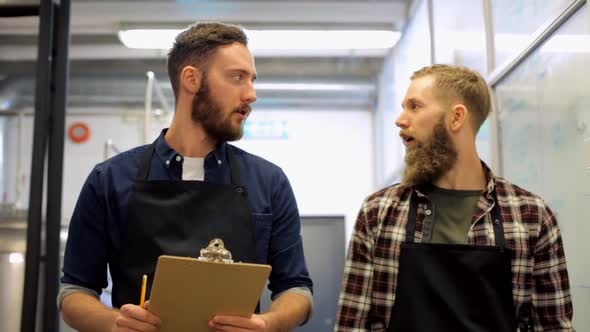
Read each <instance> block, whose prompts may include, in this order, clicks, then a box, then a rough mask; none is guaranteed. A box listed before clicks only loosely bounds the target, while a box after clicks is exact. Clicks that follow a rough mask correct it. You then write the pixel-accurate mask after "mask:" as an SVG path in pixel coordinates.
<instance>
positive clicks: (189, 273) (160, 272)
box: [149, 239, 271, 332]
mask: <svg viewBox="0 0 590 332" xmlns="http://www.w3.org/2000/svg"><path fill="white" fill-rule="evenodd" d="M270 270H271V267H270V266H269V265H261V264H248V263H234V262H233V261H232V260H231V253H230V252H229V251H227V250H226V249H225V248H224V246H223V241H221V240H219V239H215V240H213V241H211V243H210V244H209V246H208V247H207V248H204V249H203V250H201V257H200V258H199V259H196V258H189V257H178V256H160V257H159V258H158V264H157V266H156V274H155V277H154V284H153V286H152V291H151V296H150V305H149V311H151V312H153V313H155V314H157V315H158V316H160V318H161V320H162V325H161V328H160V329H159V331H160V332H168V331H175V332H183V331H196V332H200V331H203V332H208V331H209V328H208V326H207V323H208V321H209V320H210V319H211V318H212V317H213V316H214V315H218V314H223V315H232V316H242V317H250V316H251V315H252V313H254V310H255V309H256V305H257V303H258V301H259V299H260V295H261V294H262V290H263V288H264V285H265V283H266V280H267V278H268V276H269V274H270Z"/></svg>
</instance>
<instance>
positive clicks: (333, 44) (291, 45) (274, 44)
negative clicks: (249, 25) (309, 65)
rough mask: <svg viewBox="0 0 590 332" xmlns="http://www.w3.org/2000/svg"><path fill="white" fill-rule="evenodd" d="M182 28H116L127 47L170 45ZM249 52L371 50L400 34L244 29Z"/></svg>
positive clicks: (389, 44) (394, 40)
mask: <svg viewBox="0 0 590 332" xmlns="http://www.w3.org/2000/svg"><path fill="white" fill-rule="evenodd" d="M181 31H182V30H165V29H133V30H121V31H119V39H120V40H121V42H122V43H123V44H124V45H125V46H127V47H128V48H140V49H166V50H167V49H170V48H171V47H172V44H173V42H174V39H175V38H176V36H177V35H178V34H179V33H180V32H181ZM245 32H246V35H247V36H248V46H249V47H250V49H251V50H252V52H254V53H256V52H263V53H264V52H265V51H269V50H273V51H288V50H295V51H297V50H300V51H301V50H310V51H321V50H347V51H354V50H373V49H389V48H391V47H393V46H394V45H395V44H396V43H397V41H398V40H399V38H400V35H401V34H400V33H399V32H397V31H385V30H245Z"/></svg>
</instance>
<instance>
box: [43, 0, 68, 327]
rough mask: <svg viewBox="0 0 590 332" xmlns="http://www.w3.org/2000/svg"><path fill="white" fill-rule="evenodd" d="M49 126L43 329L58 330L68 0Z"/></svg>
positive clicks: (58, 27)
mask: <svg viewBox="0 0 590 332" xmlns="http://www.w3.org/2000/svg"><path fill="white" fill-rule="evenodd" d="M55 12H56V19H55V24H54V30H53V32H54V43H53V48H54V54H55V55H54V59H53V71H52V72H53V75H52V82H53V86H54V87H55V89H54V90H53V96H52V112H51V118H50V120H51V126H50V131H49V146H48V159H47V221H46V225H45V226H46V232H45V247H46V250H45V258H46V259H45V288H44V289H45V294H44V295H45V296H44V299H45V302H44V305H43V331H47V332H57V331H58V330H59V320H58V317H59V313H58V309H57V304H56V302H55V301H56V299H57V293H58V290H59V274H60V272H59V266H60V244H61V243H60V231H61V205H62V185H63V161H64V133H65V118H66V94H67V90H68V89H67V88H68V84H67V83H68V74H69V73H68V69H69V68H68V67H69V62H68V50H69V46H70V1H69V0H61V1H60V3H59V5H56V10H55Z"/></svg>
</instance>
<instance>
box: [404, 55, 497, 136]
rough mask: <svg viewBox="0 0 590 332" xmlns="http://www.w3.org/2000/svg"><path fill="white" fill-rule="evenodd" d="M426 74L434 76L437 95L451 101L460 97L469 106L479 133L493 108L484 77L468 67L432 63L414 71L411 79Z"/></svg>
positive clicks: (475, 127)
mask: <svg viewBox="0 0 590 332" xmlns="http://www.w3.org/2000/svg"><path fill="white" fill-rule="evenodd" d="M426 76H433V77H434V87H435V91H434V92H435V94H436V95H438V96H439V97H441V98H444V99H445V100H446V101H449V102H451V99H452V98H458V99H459V100H460V101H461V102H462V103H463V104H464V105H465V106H466V107H467V110H468V111H469V113H470V114H471V115H472V117H471V119H472V124H473V128H474V129H475V132H476V133H477V132H478V131H479V128H480V127H481V125H482V124H483V123H484V121H485V120H486V118H487V116H488V114H489V113H490V112H491V110H492V102H491V98H490V91H489V88H488V84H487V83H486V81H485V80H484V78H483V77H482V76H481V75H480V74H479V73H478V72H476V71H475V70H472V69H469V68H467V67H461V66H450V65H432V66H428V67H424V68H422V69H420V70H418V71H416V72H414V74H413V75H412V77H411V79H412V80H414V79H416V78H421V77H426Z"/></svg>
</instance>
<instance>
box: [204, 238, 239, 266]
mask: <svg viewBox="0 0 590 332" xmlns="http://www.w3.org/2000/svg"><path fill="white" fill-rule="evenodd" d="M200 255H201V256H199V259H201V260H206V261H211V262H223V263H233V260H232V258H231V252H230V251H229V250H227V249H225V246H224V245H223V240H221V239H217V238H215V239H213V240H211V242H209V245H208V246H207V247H206V248H203V249H201V252H200Z"/></svg>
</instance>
